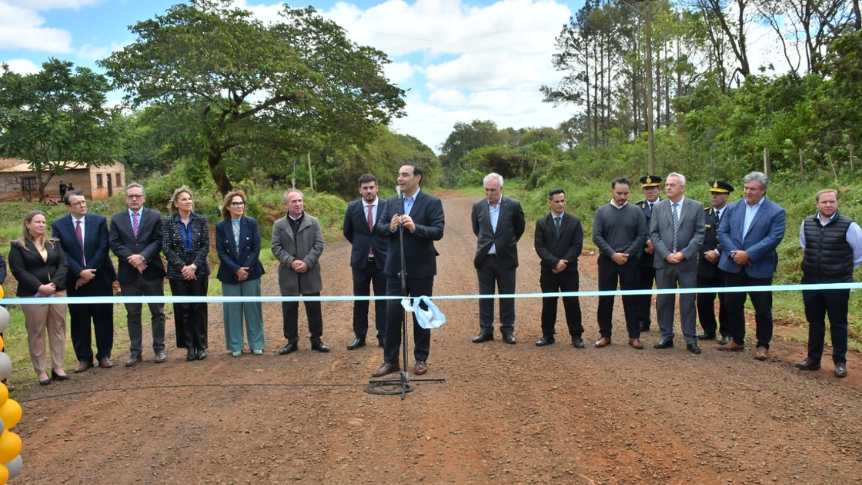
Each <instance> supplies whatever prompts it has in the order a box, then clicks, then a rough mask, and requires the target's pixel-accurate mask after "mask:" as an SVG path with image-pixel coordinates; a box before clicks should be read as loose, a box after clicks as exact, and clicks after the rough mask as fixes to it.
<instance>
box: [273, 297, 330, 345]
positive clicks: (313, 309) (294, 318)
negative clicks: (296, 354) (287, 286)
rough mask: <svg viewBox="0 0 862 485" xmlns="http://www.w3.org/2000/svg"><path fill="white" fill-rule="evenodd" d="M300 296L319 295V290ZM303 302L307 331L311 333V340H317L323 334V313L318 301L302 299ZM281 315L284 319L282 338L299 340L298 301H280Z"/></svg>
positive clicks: (290, 340) (289, 340)
mask: <svg viewBox="0 0 862 485" xmlns="http://www.w3.org/2000/svg"><path fill="white" fill-rule="evenodd" d="M284 296H290V295H284ZM302 296H320V292H319V291H318V292H317V293H308V294H305V295H302ZM303 303H304V304H305V316H306V318H307V319H308V333H310V334H311V340H317V339H319V338H320V337H321V336H322V335H323V313H322V311H321V309H320V302H319V301H304V302H303ZM281 316H282V319H283V320H284V338H286V339H287V341H288V342H291V343H293V342H297V341H299V326H298V322H299V302H298V301H283V302H281Z"/></svg>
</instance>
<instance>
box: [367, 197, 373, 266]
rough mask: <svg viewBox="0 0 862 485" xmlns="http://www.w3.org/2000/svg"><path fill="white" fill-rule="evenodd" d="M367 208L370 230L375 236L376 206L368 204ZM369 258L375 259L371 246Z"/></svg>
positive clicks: (369, 247)
mask: <svg viewBox="0 0 862 485" xmlns="http://www.w3.org/2000/svg"><path fill="white" fill-rule="evenodd" d="M366 207H368V230H369V231H370V232H371V233H372V234H374V213H373V209H374V206H373V205H371V204H368V205H367V206H366ZM368 257H369V258H371V257H374V249H372V248H371V246H368Z"/></svg>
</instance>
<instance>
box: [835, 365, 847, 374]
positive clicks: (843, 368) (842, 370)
mask: <svg viewBox="0 0 862 485" xmlns="http://www.w3.org/2000/svg"><path fill="white" fill-rule="evenodd" d="M835 377H847V364H835Z"/></svg>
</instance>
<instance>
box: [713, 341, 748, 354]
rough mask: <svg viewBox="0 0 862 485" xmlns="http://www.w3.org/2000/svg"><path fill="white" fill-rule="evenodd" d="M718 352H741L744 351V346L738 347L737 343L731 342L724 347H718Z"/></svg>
mask: <svg viewBox="0 0 862 485" xmlns="http://www.w3.org/2000/svg"><path fill="white" fill-rule="evenodd" d="M718 350H721V351H724V352H742V351H743V350H745V345H739V344H738V343H736V342H734V341H733V340H731V341H730V342H728V343H726V344H724V345H719V346H718Z"/></svg>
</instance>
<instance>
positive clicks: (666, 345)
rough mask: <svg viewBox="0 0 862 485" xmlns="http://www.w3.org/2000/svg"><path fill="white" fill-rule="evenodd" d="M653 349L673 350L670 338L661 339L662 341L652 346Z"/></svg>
mask: <svg viewBox="0 0 862 485" xmlns="http://www.w3.org/2000/svg"><path fill="white" fill-rule="evenodd" d="M653 348H656V349H672V348H673V339H672V338H663V339H661V340H659V341H658V343H657V344H655V345H653Z"/></svg>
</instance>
